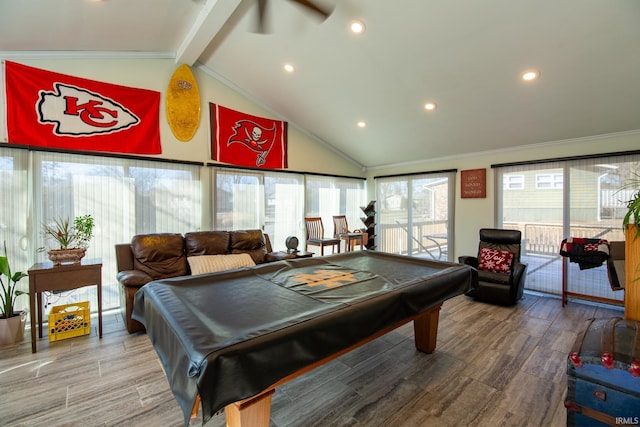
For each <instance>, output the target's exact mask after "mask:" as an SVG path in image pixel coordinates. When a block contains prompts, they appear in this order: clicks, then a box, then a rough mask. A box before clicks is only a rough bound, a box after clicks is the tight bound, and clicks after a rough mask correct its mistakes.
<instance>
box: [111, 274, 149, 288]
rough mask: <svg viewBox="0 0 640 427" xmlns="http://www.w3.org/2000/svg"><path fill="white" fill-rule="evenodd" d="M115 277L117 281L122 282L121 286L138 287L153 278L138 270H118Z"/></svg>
mask: <svg viewBox="0 0 640 427" xmlns="http://www.w3.org/2000/svg"><path fill="white" fill-rule="evenodd" d="M116 278H117V279H118V282H120V283H121V284H122V286H126V287H135V288H140V287H142V286H143V285H146V284H147V283H149V282H150V281H151V280H153V279H152V278H151V276H149V275H148V274H147V273H145V272H144V271H140V270H125V271H120V272H119V273H118V274H117V275H116Z"/></svg>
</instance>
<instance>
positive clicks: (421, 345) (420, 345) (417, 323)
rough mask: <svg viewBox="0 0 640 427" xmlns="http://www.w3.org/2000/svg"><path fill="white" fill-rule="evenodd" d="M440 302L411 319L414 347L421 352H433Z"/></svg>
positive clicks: (436, 335)
mask: <svg viewBox="0 0 640 427" xmlns="http://www.w3.org/2000/svg"><path fill="white" fill-rule="evenodd" d="M440 307H442V304H441V305H439V306H437V307H435V308H432V309H431V310H429V311H427V312H425V313H423V314H422V315H421V316H419V317H417V318H415V319H414V321H413V335H414V341H415V343H416V348H417V349H418V350H420V351H422V352H423V353H433V351H434V350H435V349H436V338H437V337H438V318H439V316H440Z"/></svg>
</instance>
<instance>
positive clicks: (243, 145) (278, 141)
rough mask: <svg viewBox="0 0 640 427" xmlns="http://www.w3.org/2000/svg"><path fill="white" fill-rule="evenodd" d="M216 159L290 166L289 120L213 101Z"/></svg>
mask: <svg viewBox="0 0 640 427" xmlns="http://www.w3.org/2000/svg"><path fill="white" fill-rule="evenodd" d="M210 113H211V123H212V126H213V129H212V131H211V153H212V158H213V160H216V161H219V162H223V163H230V164H234V165H239V166H251V167H258V168H265V169H284V168H286V167H287V122H284V121H280V120H271V119H266V118H263V117H256V116H251V115H249V114H245V113H241V112H239V111H234V110H231V109H229V108H226V107H222V106H220V105H216V104H210Z"/></svg>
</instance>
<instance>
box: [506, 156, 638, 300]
mask: <svg viewBox="0 0 640 427" xmlns="http://www.w3.org/2000/svg"><path fill="white" fill-rule="evenodd" d="M639 172H640V156H639V155H621V156H615V157H598V158H591V157H590V158H585V159H575V160H566V161H556V162H548V163H535V164H522V165H516V166H505V167H496V173H497V174H498V178H499V177H500V176H502V179H503V182H505V180H506V177H508V176H513V175H515V174H520V175H521V176H523V177H524V182H525V183H526V182H527V181H530V182H532V183H533V182H535V186H533V185H531V186H525V187H526V188H527V190H525V191H521V192H512V191H506V190H507V188H506V186H505V185H503V186H502V188H501V189H499V190H500V191H497V192H496V197H497V201H498V206H499V208H498V212H497V214H498V218H499V220H498V221H496V223H497V225H498V226H499V227H502V228H510V229H518V230H520V231H521V232H522V243H523V253H522V255H523V261H524V262H526V263H528V264H529V266H528V268H527V280H526V285H525V286H526V288H527V289H530V290H535V291H540V292H546V293H551V294H556V295H560V294H561V293H562V262H563V258H562V257H561V256H560V255H559V251H560V244H561V242H562V240H563V239H565V238H567V237H586V238H598V239H606V240H608V241H619V240H624V235H623V232H622V218H623V217H624V214H625V213H626V206H625V203H624V201H625V200H629V198H630V197H629V194H628V192H626V190H620V188H621V187H622V186H623V185H624V183H625V182H626V181H627V180H629V179H631V178H632V177H633V176H634V173H635V174H637V173H639ZM498 182H499V181H498ZM529 188H531V190H528V189H529ZM552 189H555V190H556V191H549V190H552ZM568 267H569V268H568V269H567V276H566V285H567V291H568V292H570V293H573V294H576V295H580V296H584V297H585V298H598V299H600V300H601V301H608V302H611V303H618V302H622V301H623V300H624V294H623V292H614V291H612V290H611V287H610V286H609V282H608V278H607V272H606V266H604V265H603V266H600V267H597V268H593V269H586V270H580V269H579V267H578V266H577V264H575V263H568Z"/></svg>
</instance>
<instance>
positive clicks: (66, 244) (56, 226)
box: [41, 215, 95, 249]
mask: <svg viewBox="0 0 640 427" xmlns="http://www.w3.org/2000/svg"><path fill="white" fill-rule="evenodd" d="M94 226H95V221H94V219H93V217H92V216H91V215H82V216H77V217H75V218H74V219H73V223H72V222H71V221H70V220H69V218H58V219H55V220H54V223H53V224H43V226H42V228H43V231H44V235H45V238H46V239H48V240H54V241H55V242H56V243H57V246H58V248H57V249H71V248H84V249H86V248H88V247H89V242H90V241H91V239H92V238H93V227H94ZM41 249H44V248H41Z"/></svg>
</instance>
